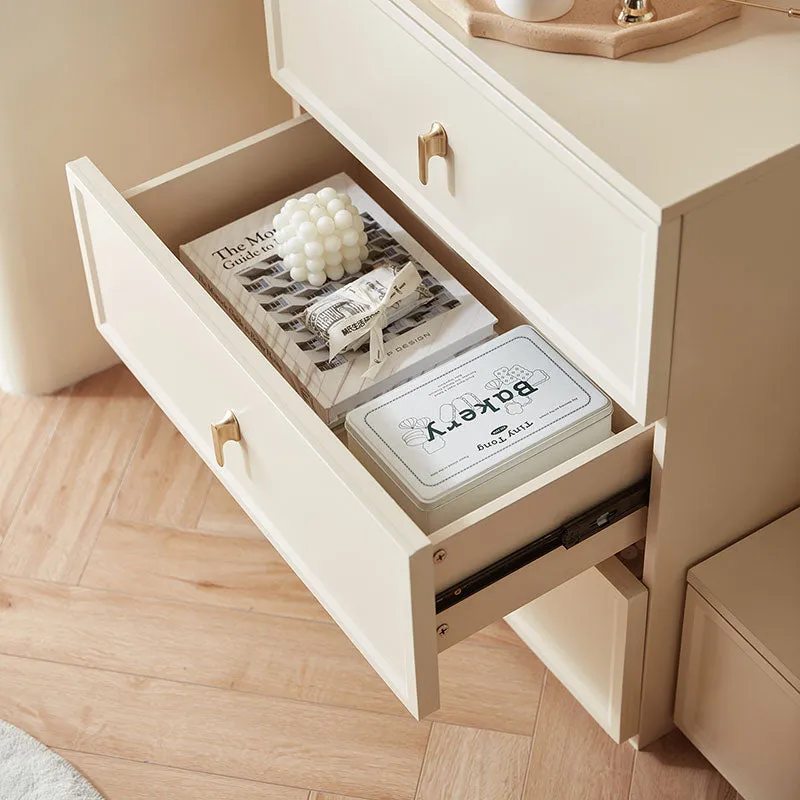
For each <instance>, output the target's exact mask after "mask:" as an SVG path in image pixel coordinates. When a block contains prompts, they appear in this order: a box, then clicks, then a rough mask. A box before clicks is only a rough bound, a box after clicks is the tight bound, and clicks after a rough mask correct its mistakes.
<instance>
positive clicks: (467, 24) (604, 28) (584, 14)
mask: <svg viewBox="0 0 800 800" xmlns="http://www.w3.org/2000/svg"><path fill="white" fill-rule="evenodd" d="M431 2H432V3H433V5H435V6H436V8H438V9H439V10H440V11H442V12H443V13H445V14H447V15H448V16H449V17H452V18H453V19H454V20H455V21H456V22H457V23H458V24H459V25H460V26H461V27H462V28H463V29H464V30H465V31H466V32H467V33H468V34H469V35H471V36H478V37H482V38H484V39H497V40H498V41H501V42H508V43H510V44H515V45H519V46H520V47H529V48H531V49H533V50H548V51H550V52H554V53H580V54H583V55H593V56H602V57H604V58H619V57H620V56H625V55H628V54H629V53H635V52H636V51H638V50H646V49H648V48H651V47H659V46H661V45H665V44H671V43H672V42H678V41H680V40H681V39H687V38H689V37H690V36H694V35H695V34H696V33H700V31H704V30H706V29H707V28H710V27H712V26H713V25H717V24H718V23H720V22H724V21H725V20H728V19H733V18H734V17H738V16H739V14H740V13H741V7H740V6H739V5H737V4H735V3H733V2H725V0H708V2H703V0H649V2H650V3H655V8H656V12H657V19H656V21H655V23H653V24H651V23H638V24H633V25H625V26H621V25H618V24H617V23H616V22H615V20H614V19H612V8H613V5H614V2H612V0H608V1H607V2H606V0H575V5H574V6H573V7H572V9H571V10H570V11H568V12H567V13H566V14H564V16H563V17H559V18H558V19H554V20H550V21H548V22H525V21H524V20H518V19H512V18H511V17H509V16H506V15H505V14H503V13H502V12H500V11H499V10H498V8H497V5H496V4H495V2H494V0H431ZM617 2H619V0H617ZM632 3H633V0H628V4H629V5H630V4H632Z"/></svg>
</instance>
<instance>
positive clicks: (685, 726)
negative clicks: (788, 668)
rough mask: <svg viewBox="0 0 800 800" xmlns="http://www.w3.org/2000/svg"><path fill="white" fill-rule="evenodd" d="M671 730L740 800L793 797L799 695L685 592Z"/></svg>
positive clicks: (798, 788)
mask: <svg viewBox="0 0 800 800" xmlns="http://www.w3.org/2000/svg"><path fill="white" fill-rule="evenodd" d="M796 623H797V620H787V624H789V625H796ZM675 722H676V723H677V724H678V727H679V728H680V729H681V730H682V731H683V732H684V733H685V734H686V735H687V736H688V737H689V739H690V740H691V741H692V742H693V743H694V744H695V745H696V746H697V747H698V748H699V749H700V752H702V753H703V755H704V756H706V758H708V760H709V761H710V762H711V763H712V764H713V765H714V766H715V767H716V768H717V769H718V770H719V771H720V772H721V773H722V774H723V775H724V776H725V778H727V779H728V781H730V783H731V784H733V786H734V787H735V788H736V790H737V791H738V792H739V793H740V794H741V795H743V796H744V797H746V798H748V800H797V797H800V759H798V753H799V752H800V692H798V691H797V690H796V689H795V688H794V687H793V686H791V684H789V683H788V681H786V679H785V678H784V677H783V676H782V675H780V673H778V672H777V671H776V670H775V669H774V668H773V667H772V665H770V664H769V663H768V662H767V661H766V660H765V659H764V658H763V656H761V655H760V654H759V653H758V652H757V651H756V649H755V648H754V647H753V646H752V645H751V644H750V643H749V642H748V641H746V640H745V639H744V638H743V637H742V636H741V635H740V634H739V633H738V632H737V631H736V630H734V628H733V627H732V626H731V625H730V624H729V623H728V622H726V621H725V619H723V617H722V616H721V615H720V614H719V613H717V611H716V610H714V608H712V606H711V605H710V604H709V603H708V602H706V600H705V599H704V598H703V597H702V596H701V595H700V594H699V593H698V592H697V591H695V590H694V589H693V588H692V587H691V586H690V587H688V589H687V593H686V611H685V614H684V619H683V636H682V639H681V660H680V669H679V671H678V693H677V697H676V700H675Z"/></svg>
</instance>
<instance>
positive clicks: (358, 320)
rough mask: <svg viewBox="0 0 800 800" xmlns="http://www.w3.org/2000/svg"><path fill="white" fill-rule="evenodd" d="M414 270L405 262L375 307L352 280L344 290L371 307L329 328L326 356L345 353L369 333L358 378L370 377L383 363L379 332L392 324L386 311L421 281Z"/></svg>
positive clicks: (381, 335)
mask: <svg viewBox="0 0 800 800" xmlns="http://www.w3.org/2000/svg"><path fill="white" fill-rule="evenodd" d="M421 280H422V279H421V278H420V276H419V272H417V269H416V267H415V266H414V265H413V264H412V263H411V262H409V263H408V264H406V265H405V266H404V267H403V268H402V269H401V270H400V271H399V272H398V273H397V274H396V275H395V276H394V278H392V282H391V283H390V284H389V286H388V288H387V289H386V294H384V296H383V299H382V300H381V301H380V302H379V303H378V304H377V305H375V301H374V299H373V298H371V297H369V296H368V295H367V294H366V292H365V291H364V290H362V289H361V288H360V287H358V286H357V283H358V282H357V281H354V282H353V283H351V284H350V286H349V287H348V288H349V289H350V290H351V291H353V292H355V293H357V294H360V295H362V297H363V301H364V303H365V304H367V305H369V306H371V308H370V309H369V310H368V311H362V312H361V313H360V314H355V315H354V316H352V317H348V318H347V319H345V320H342V321H341V322H337V323H336V324H334V325H332V326H331V328H330V330H329V331H328V335H329V337H330V342H329V349H330V357H331V358H334V357H335V356H336V355H337V354H338V353H341V352H342V351H343V350H347V349H348V348H349V347H350V346H352V344H353V343H354V342H355V341H357V340H358V339H363V338H364V335H365V334H366V332H367V331H369V359H370V363H369V367H368V368H367V370H366V371H365V372H364V374H363V375H362V377H364V378H370V379H371V378H374V377H375V376H376V375H377V374H378V372H380V369H381V367H382V366H383V364H384V362H385V361H386V347H385V345H384V342H383V329H384V328H385V327H386V325H387V324H388V323H389V322H390V321H392V320H390V319H389V309H390V307H391V306H392V305H394V304H395V303H399V302H401V301H402V300H404V299H405V298H406V297H409V296H410V295H412V294H413V293H414V291H415V290H416V289H417V287H418V286H419V284H420V282H421Z"/></svg>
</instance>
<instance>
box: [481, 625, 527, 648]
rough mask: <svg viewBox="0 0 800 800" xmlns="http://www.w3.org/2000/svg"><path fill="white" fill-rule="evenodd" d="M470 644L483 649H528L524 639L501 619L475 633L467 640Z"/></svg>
mask: <svg viewBox="0 0 800 800" xmlns="http://www.w3.org/2000/svg"><path fill="white" fill-rule="evenodd" d="M466 641H467V642H469V643H470V644H479V645H481V647H520V648H525V649H527V645H526V644H525V642H523V641H522V639H520V638H519V636H517V634H516V633H514V631H513V630H511V627H510V626H509V624H508V623H507V622H506V621H505V620H503V619H499V620H497V622H493V623H492V624H491V625H487V626H486V627H485V628H483V629H482V630H479V631H477V632H476V633H473V634H472V636H470V637H468V638H467V639H466Z"/></svg>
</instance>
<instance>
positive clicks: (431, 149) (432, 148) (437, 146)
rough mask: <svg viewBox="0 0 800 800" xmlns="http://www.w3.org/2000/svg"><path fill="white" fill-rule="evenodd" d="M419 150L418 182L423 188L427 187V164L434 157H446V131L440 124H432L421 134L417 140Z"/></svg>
mask: <svg viewBox="0 0 800 800" xmlns="http://www.w3.org/2000/svg"><path fill="white" fill-rule="evenodd" d="M417 145H418V150H419V181H420V183H421V184H422V185H423V186H427V185H428V162H429V161H430V160H431V159H432V158H433V157H434V156H441V157H442V158H444V157H445V156H446V155H447V131H445V129H444V128H443V127H442V125H441V123H439V122H434V123H433V125H431V129H430V130H429V131H428V132H427V133H423V134H422V135H421V136H419V137H418V140H417Z"/></svg>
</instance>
